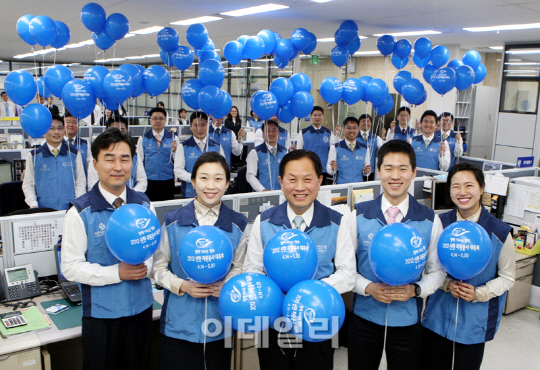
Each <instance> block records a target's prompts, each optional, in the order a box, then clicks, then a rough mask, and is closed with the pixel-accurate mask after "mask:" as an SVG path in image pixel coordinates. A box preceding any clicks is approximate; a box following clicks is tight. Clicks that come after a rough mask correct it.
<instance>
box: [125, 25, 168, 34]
mask: <svg viewBox="0 0 540 370" xmlns="http://www.w3.org/2000/svg"><path fill="white" fill-rule="evenodd" d="M162 28H163V27H161V26H152V27H147V28H143V29H141V30H138V31H133V32H130V33H133V34H135V35H148V34H149V33H156V32H159V31H161V29H162Z"/></svg>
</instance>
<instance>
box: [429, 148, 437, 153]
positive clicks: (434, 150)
mask: <svg viewBox="0 0 540 370" xmlns="http://www.w3.org/2000/svg"><path fill="white" fill-rule="evenodd" d="M429 151H430V152H438V151H439V149H438V148H429Z"/></svg>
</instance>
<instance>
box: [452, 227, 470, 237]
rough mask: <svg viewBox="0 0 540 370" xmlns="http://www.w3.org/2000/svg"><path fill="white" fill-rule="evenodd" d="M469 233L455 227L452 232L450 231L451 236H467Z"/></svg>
mask: <svg viewBox="0 0 540 370" xmlns="http://www.w3.org/2000/svg"><path fill="white" fill-rule="evenodd" d="M469 232H470V231H469V230H465V229H464V228H461V227H456V228H455V229H454V230H452V235H454V236H462V235H465V234H467V233H469Z"/></svg>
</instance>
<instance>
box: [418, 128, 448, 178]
mask: <svg viewBox="0 0 540 370" xmlns="http://www.w3.org/2000/svg"><path fill="white" fill-rule="evenodd" d="M434 139H435V134H433V135H431V136H430V137H427V136H426V134H422V140H423V142H424V144H425V142H426V140H429V143H430V144H431V142H432V141H433V140H434ZM441 143H444V144H445V145H446V148H445V149H444V154H443V156H442V157H441V155H440V154H439V170H440V171H448V167H450V144H448V141H447V140H443V138H442V136H441Z"/></svg>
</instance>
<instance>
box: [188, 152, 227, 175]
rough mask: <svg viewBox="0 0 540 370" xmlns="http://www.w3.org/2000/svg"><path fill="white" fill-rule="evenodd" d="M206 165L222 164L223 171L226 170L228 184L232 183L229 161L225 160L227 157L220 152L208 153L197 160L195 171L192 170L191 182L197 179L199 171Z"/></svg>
mask: <svg viewBox="0 0 540 370" xmlns="http://www.w3.org/2000/svg"><path fill="white" fill-rule="evenodd" d="M205 163H218V164H220V165H221V167H223V170H225V177H226V178H227V182H230V181H231V170H230V169H229V164H228V163H227V159H225V157H224V156H222V155H221V154H219V153H218V152H206V153H203V154H202V155H201V156H200V157H199V158H197V160H196V161H195V164H194V165H193V169H192V170H191V180H194V179H195V178H196V177H197V170H198V169H199V167H200V166H202V165H203V164H205Z"/></svg>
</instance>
